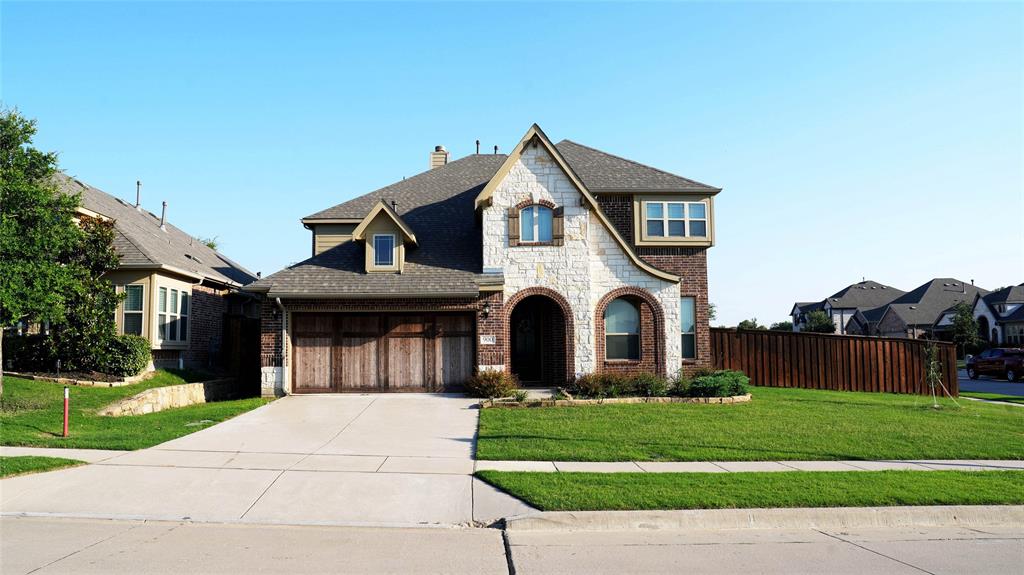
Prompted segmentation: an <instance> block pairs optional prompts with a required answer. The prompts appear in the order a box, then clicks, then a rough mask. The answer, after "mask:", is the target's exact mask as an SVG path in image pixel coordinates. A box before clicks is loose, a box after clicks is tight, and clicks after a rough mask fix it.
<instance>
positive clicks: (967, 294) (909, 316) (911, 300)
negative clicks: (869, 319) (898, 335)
mask: <svg viewBox="0 0 1024 575" xmlns="http://www.w3.org/2000/svg"><path fill="white" fill-rule="evenodd" d="M987 293H988V290H985V289H982V288H980V287H977V286H975V285H972V284H969V283H964V282H962V281H960V280H958V279H955V278H935V279H933V280H931V281H929V282H927V283H925V284H923V285H920V286H918V287H917V288H915V289H913V290H911V291H909V292H907V293H905V294H903V295H902V296H900V297H898V298H896V299H895V300H893V302H892V303H890V304H889V306H888V308H889V309H890V310H892V311H893V312H894V313H896V314H897V315H898V316H899V317H900V319H902V320H903V322H904V323H905V324H907V325H929V326H930V325H932V323H934V322H935V320H936V319H937V318H938V317H939V315H940V314H942V312H943V311H945V310H947V309H949V308H951V307H953V306H954V305H956V304H957V303H960V302H967V303H968V304H970V303H972V302H974V297H975V296H976V295H978V294H980V295H982V296H984V295H985V294H987Z"/></svg>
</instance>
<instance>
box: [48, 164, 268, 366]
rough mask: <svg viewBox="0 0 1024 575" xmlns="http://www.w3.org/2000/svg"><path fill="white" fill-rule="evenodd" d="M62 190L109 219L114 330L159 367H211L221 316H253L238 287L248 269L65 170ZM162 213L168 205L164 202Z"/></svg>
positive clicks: (86, 210) (254, 305)
mask: <svg viewBox="0 0 1024 575" xmlns="http://www.w3.org/2000/svg"><path fill="white" fill-rule="evenodd" d="M58 185H59V187H60V189H61V191H63V192H64V193H67V194H81V207H80V208H79V211H80V213H82V214H83V215H87V216H91V217H99V218H103V219H108V220H113V221H114V250H115V251H116V252H117V255H118V256H119V258H120V264H119V266H118V268H117V269H116V270H114V271H112V272H110V273H108V274H107V275H106V278H107V279H109V280H110V281H111V282H112V283H113V284H114V285H115V287H116V289H117V291H118V292H119V293H124V294H126V297H125V299H124V301H122V302H121V303H120V304H119V305H118V309H117V319H116V323H117V330H118V333H125V334H135V335H140V336H142V337H144V338H146V339H147V340H149V342H150V343H151V345H152V350H153V363H154V365H156V366H157V367H165V366H166V367H183V366H189V367H202V368H209V367H216V364H217V363H218V360H220V359H221V358H219V357H218V355H219V353H220V350H221V347H222V344H223V342H222V333H223V324H224V318H225V316H226V315H228V314H234V315H241V316H245V315H247V314H248V315H252V316H253V317H256V316H257V314H258V313H259V308H258V302H256V301H254V300H253V297H252V296H251V295H250V294H245V293H242V292H240V290H239V288H241V287H242V286H244V285H245V284H247V283H250V282H252V281H253V280H255V279H256V276H254V275H253V274H252V273H250V272H249V271H248V270H246V269H245V268H243V267H242V266H240V265H239V264H237V263H235V262H233V261H231V260H230V259H228V258H227V257H225V256H224V255H222V254H220V253H218V252H217V251H215V250H213V249H210V248H209V247H207V246H206V244H204V243H203V242H201V241H199V240H197V239H195V238H193V237H192V236H190V235H188V234H186V233H185V232H183V231H181V230H180V229H178V228H176V227H174V226H173V225H171V224H170V223H169V222H167V221H166V212H165V213H163V214H161V216H160V217H157V216H155V215H153V214H151V213H149V212H147V211H146V210H144V209H142V208H141V207H139V206H138V203H137V201H136V205H132V204H129V203H127V202H125V201H123V200H121V199H118V198H115V197H114V196H111V195H109V194H107V193H105V192H102V191H100V190H98V189H96V188H94V187H92V186H89V185H87V184H84V183H82V182H80V181H78V180H76V179H73V178H70V177H68V176H65V175H63V174H59V175H58ZM165 210H166V204H165Z"/></svg>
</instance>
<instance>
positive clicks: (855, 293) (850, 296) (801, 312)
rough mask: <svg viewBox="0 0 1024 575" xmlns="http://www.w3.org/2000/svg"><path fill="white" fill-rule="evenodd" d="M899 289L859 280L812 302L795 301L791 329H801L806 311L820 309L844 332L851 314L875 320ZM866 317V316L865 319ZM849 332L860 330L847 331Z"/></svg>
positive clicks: (896, 295) (863, 319) (791, 312)
mask: <svg viewBox="0 0 1024 575" xmlns="http://www.w3.org/2000/svg"><path fill="white" fill-rule="evenodd" d="M903 293H904V292H903V290H901V289H898V288H894V287H892V286H887V285H885V284H880V283H878V282H876V281H871V280H863V281H860V282H857V283H855V284H850V285H848V286H846V287H844V288H843V289H841V290H839V291H837V292H836V293H834V294H832V295H830V296H828V297H827V298H825V299H823V300H821V301H816V302H796V303H795V304H793V308H792V309H791V310H790V312H789V315H790V317H792V318H793V331H802V330H803V329H804V327H805V326H806V325H807V315H808V314H810V313H811V312H812V311H819V310H820V311H824V312H825V313H826V314H827V315H828V316H829V317H830V318H832V323H834V324H835V326H836V331H835V333H839V334H845V333H848V329H849V327H850V321H851V320H853V319H854V316H858V320H860V321H864V322H872V324H877V323H878V320H879V319H881V314H882V312H884V311H885V306H886V305H887V304H888V303H889V302H891V301H893V300H894V299H896V298H898V297H900V296H901V295H903ZM865 318H866V319H865ZM849 333H860V332H856V331H849Z"/></svg>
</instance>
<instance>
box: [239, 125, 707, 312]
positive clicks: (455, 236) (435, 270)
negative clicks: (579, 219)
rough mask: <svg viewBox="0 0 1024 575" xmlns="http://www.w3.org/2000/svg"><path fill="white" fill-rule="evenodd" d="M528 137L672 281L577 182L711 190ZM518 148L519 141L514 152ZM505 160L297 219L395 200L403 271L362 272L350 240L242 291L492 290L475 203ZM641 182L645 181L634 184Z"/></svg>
mask: <svg viewBox="0 0 1024 575" xmlns="http://www.w3.org/2000/svg"><path fill="white" fill-rule="evenodd" d="M534 134H538V136H537V137H538V138H542V139H539V140H538V144H540V143H541V142H543V145H545V146H546V147H547V148H548V150H549V153H551V155H552V157H553V158H556V161H558V162H559V163H560V164H561V165H562V169H563V170H564V171H565V172H566V175H567V177H569V179H570V180H575V181H574V185H577V186H578V188H580V189H582V190H584V191H586V193H585V194H584V199H585V200H587V201H589V202H591V204H592V209H593V210H594V213H595V214H597V215H598V217H599V218H601V219H602V220H603V221H604V225H605V226H606V227H607V229H608V230H609V231H610V233H611V234H612V235H613V237H615V238H616V241H618V242H620V245H622V246H623V247H624V249H625V252H626V253H627V254H628V255H629V257H631V258H636V259H634V261H639V262H640V264H641V265H642V267H643V269H645V270H647V271H648V272H649V273H654V274H655V275H657V276H658V277H662V278H664V279H669V278H671V279H670V280H669V281H678V278H676V277H675V276H673V275H672V274H668V273H666V272H663V271H662V270H658V269H657V268H654V267H652V266H650V265H649V264H647V263H646V262H643V261H642V260H639V258H638V257H637V256H636V254H635V253H634V252H633V250H632V249H631V248H630V247H629V246H628V245H625V242H624V241H623V240H622V238H621V236H619V234H618V232H617V231H616V230H615V228H614V227H612V226H611V224H610V223H609V222H608V221H607V219H606V216H605V215H604V213H603V211H601V209H600V207H599V206H598V205H597V202H596V200H595V199H594V196H593V195H592V194H591V193H590V192H589V189H588V188H587V186H586V185H584V182H593V183H594V185H595V186H598V189H600V190H604V189H608V188H605V187H602V186H608V185H616V186H619V185H624V184H622V183H620V182H618V181H615V180H609V179H608V178H609V177H611V176H609V174H611V173H612V172H614V171H615V170H616V169H621V170H624V171H625V172H628V174H629V178H631V179H632V180H633V181H635V182H637V183H636V186H638V187H637V188H636V189H637V191H643V190H651V189H659V187H660V188H661V189H665V190H672V191H687V190H689V191H701V192H705V193H709V194H710V193H717V191H718V188H712V187H710V186H705V187H703V188H699V187H694V186H703V184H699V183H697V182H693V181H692V180H687V179H686V178H681V177H679V176H675V175H672V174H668V173H667V172H662V171H661V170H656V169H655V168H650V167H648V166H643V165H642V164H637V163H636V162H630V161H629V160H624V159H622V158H619V157H618V156H613V155H611V154H605V153H603V152H598V151H597V150H594V149H593V148H587V147H586V146H582V145H580V144H576V143H574V142H568V141H563V142H561V143H559V144H558V145H552V144H551V142H550V140H548V139H547V136H544V135H543V132H541V131H540V128H539V127H536V126H533V127H531V129H530V130H529V131H528V132H527V137H524V139H525V140H527V141H529V140H530V139H532V138H533V135H534ZM525 143H526V142H524V141H521V142H520V145H519V146H517V147H516V150H517V151H519V152H521V150H522V145H523V144H525ZM563 150H568V151H567V152H566V153H567V154H573V153H575V156H574V157H575V158H576V162H578V163H579V165H578V166H577V165H574V164H573V163H572V162H571V161H569V160H568V159H567V158H566V157H564V156H563V155H562V151H563ZM514 153H515V152H514ZM509 157H510V156H509V155H505V154H473V155H470V156H466V157H464V158H460V159H458V160H453V161H450V162H448V163H447V164H444V165H443V166H440V167H437V168H433V169H430V170H427V171H425V172H422V173H420V174H417V175H415V176H412V177H409V178H405V179H403V180H401V181H399V182H395V183H394V184H391V185H388V186H384V187H382V188H379V189H377V190H374V191H372V192H370V193H368V194H365V195H362V196H359V197H357V198H353V199H351V200H348V201H346V202H342V203H340V204H338V205H336V206H332V207H330V208H327V209H324V210H321V211H319V212H316V213H313V214H310V215H308V216H306V217H305V218H303V219H302V222H303V224H306V225H307V226H309V225H315V224H318V223H321V224H323V223H335V222H349V223H360V222H362V221H363V220H364V219H365V218H366V216H367V214H369V213H370V211H371V210H374V209H375V208H376V206H378V205H380V204H381V203H382V202H383V204H384V205H385V206H386V207H387V208H390V207H391V202H392V201H395V202H397V204H398V208H397V210H396V211H395V213H396V215H397V216H398V217H400V218H401V220H402V221H403V222H405V224H406V225H407V226H408V228H409V230H410V232H411V233H413V234H417V235H416V238H417V241H418V243H419V247H418V249H416V250H410V251H409V252H407V253H406V258H405V268H404V270H403V272H402V273H401V274H400V275H399V274H367V273H365V265H364V264H365V262H364V258H365V253H364V251H363V250H362V249H360V248H359V247H358V246H357V245H355V243H354V242H346V243H343V244H341V245H339V246H337V247H335V248H333V249H330V250H327V251H325V252H323V253H321V254H320V255H318V256H314V257H312V258H310V259H307V260H304V261H302V262H299V263H296V264H293V265H291V266H289V267H287V268H285V269H283V270H281V271H279V272H277V273H274V274H271V275H269V276H267V277H265V278H263V279H262V280H259V281H257V282H255V283H253V284H251V285H250V286H248V287H247V289H250V290H252V291H260V292H266V293H267V294H268V295H269V296H270V297H394V296H397V295H410V294H411V295H421V296H424V297H430V296H443V295H453V294H463V293H465V294H475V293H477V291H478V289H479V286H481V285H485V284H487V285H493V284H494V282H495V281H496V278H500V275H497V274H484V273H482V272H483V258H482V251H481V244H482V238H481V232H480V229H479V228H478V226H477V225H476V221H475V213H474V212H475V207H476V202H475V200H476V198H477V197H478V195H479V194H480V193H481V191H482V190H483V189H484V188H485V187H486V186H487V185H488V184H489V183H490V182H496V181H497V180H500V178H498V177H496V176H497V174H498V173H499V171H500V169H501V168H502V166H504V165H506V164H508V165H509V166H511V164H509ZM513 162H514V160H513ZM623 162H624V164H623ZM645 178H646V180H645ZM642 182H647V183H645V184H643V185H641V184H640V183H642ZM494 185H495V186H496V185H497V183H495V184H494ZM581 193H583V192H581Z"/></svg>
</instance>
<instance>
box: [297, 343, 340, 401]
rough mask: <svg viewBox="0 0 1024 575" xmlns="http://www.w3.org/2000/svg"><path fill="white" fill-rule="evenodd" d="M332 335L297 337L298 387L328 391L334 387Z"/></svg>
mask: <svg viewBox="0 0 1024 575" xmlns="http://www.w3.org/2000/svg"><path fill="white" fill-rule="evenodd" d="M332 341H333V338H332V337H330V336H297V337H296V338H295V381H296V382H297V387H301V388H302V389H306V390H312V391H328V390H330V388H331V387H332V381H331V380H332V377H331V343H332Z"/></svg>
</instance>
